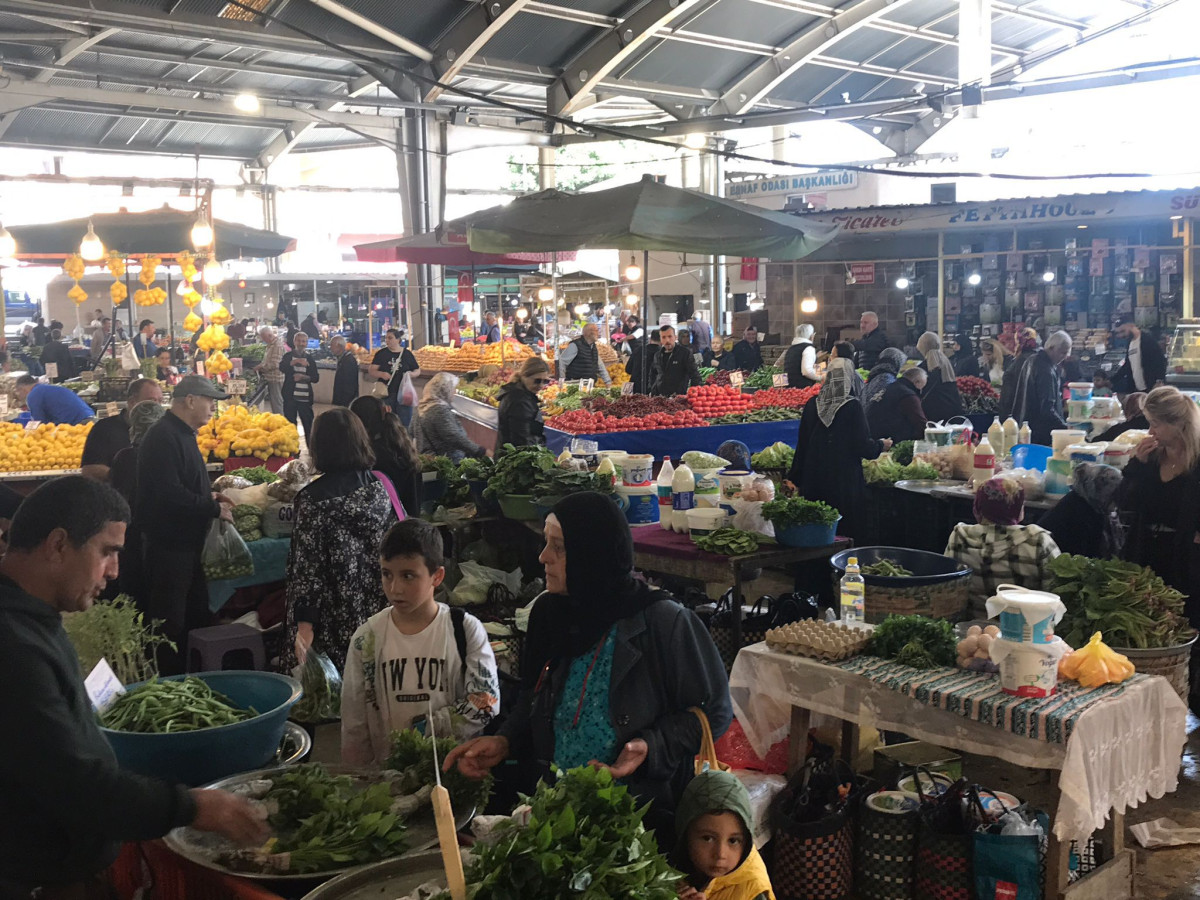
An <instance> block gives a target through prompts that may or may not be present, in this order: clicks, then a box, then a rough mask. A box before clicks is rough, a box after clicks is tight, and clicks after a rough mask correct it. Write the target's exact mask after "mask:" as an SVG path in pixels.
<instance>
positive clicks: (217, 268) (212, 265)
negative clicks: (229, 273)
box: [204, 259, 225, 287]
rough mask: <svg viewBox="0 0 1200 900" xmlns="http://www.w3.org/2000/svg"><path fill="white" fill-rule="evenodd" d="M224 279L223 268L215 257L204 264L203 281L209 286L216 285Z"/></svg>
mask: <svg viewBox="0 0 1200 900" xmlns="http://www.w3.org/2000/svg"><path fill="white" fill-rule="evenodd" d="M224 280H225V270H224V269H223V268H221V264H220V263H219V262H217V260H216V259H210V260H209V261H208V262H206V263H205V264H204V283H205V284H207V285H208V286H209V287H216V286H217V285H218V284H220V283H221V282H222V281H224Z"/></svg>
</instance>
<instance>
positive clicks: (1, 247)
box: [0, 225, 17, 259]
mask: <svg viewBox="0 0 1200 900" xmlns="http://www.w3.org/2000/svg"><path fill="white" fill-rule="evenodd" d="M16 255H17V241H16V238H14V237H13V236H12V235H11V234H9V233H8V229H7V228H5V227H4V226H3V225H0V258H3V259H8V258H9V257H11V256H16Z"/></svg>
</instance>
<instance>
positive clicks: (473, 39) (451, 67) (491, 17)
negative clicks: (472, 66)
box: [425, 0, 534, 103]
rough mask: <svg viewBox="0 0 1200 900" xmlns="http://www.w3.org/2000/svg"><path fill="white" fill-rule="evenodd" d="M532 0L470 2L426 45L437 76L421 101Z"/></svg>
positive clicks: (436, 94)
mask: <svg viewBox="0 0 1200 900" xmlns="http://www.w3.org/2000/svg"><path fill="white" fill-rule="evenodd" d="M533 2H534V0H479V2H476V3H472V4H471V8H470V9H469V10H468V11H467V13H466V15H464V16H461V17H460V18H459V20H458V21H457V22H455V23H454V24H453V25H452V26H451V27H450V30H449V31H447V32H446V33H445V34H444V35H442V36H441V37H440V38H438V39H437V40H436V41H434V43H433V45H432V46H431V47H430V48H429V49H430V52H432V53H433V60H432V61H431V63H430V65H431V66H432V67H433V74H434V76H435V77H436V78H437V80H438V82H439V83H438V84H437V85H436V86H435V87H432V88H430V89H429V90H428V91H427V92H426V94H425V102H426V103H432V102H433V101H434V100H436V99H437V98H438V97H440V96H441V95H442V93H443V92H444V91H445V90H446V89H447V88H448V87H449V86H450V83H451V82H452V81H453V80H454V79H455V78H456V77H457V76H458V75H459V74H461V73H462V70H463V68H464V67H466V66H467V65H468V64H469V63H470V62H471V60H473V59H474V58H475V57H476V56H477V55H478V54H479V52H480V51H481V50H483V48H484V45H486V44H487V42H488V41H490V40H491V39H492V38H494V37H495V36H496V35H497V34H499V32H500V29H501V28H503V27H504V26H505V25H507V24H508V23H509V22H511V21H512V20H513V19H514V18H515V17H516V15H517V13H519V12H521V11H522V10H523V9H525V8H527V7H529V6H530V5H531V4H532V3H533Z"/></svg>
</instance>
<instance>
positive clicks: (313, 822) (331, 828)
mask: <svg viewBox="0 0 1200 900" xmlns="http://www.w3.org/2000/svg"><path fill="white" fill-rule="evenodd" d="M264 800H265V801H267V802H271V801H274V803H275V804H276V805H277V811H276V812H275V813H274V814H273V815H272V816H271V819H270V822H271V826H272V828H274V829H275V832H276V834H277V835H278V837H277V839H276V841H275V844H274V845H273V847H272V852H273V853H286V854H287V855H288V871H289V872H293V873H295V874H298V875H302V874H304V873H306V872H325V871H330V870H333V869H342V868H347V867H349V866H356V865H362V864H363V863H369V862H376V861H378V860H381V859H388V858H389V857H393V856H397V855H399V854H400V853H401V852H403V850H404V849H405V843H404V832H405V828H404V823H403V821H402V820H401V818H400V816H398V815H397V814H396V813H393V812H392V811H391V809H392V793H391V789H390V787H389V786H388V785H387V784H383V783H380V784H373V785H370V786H369V787H366V788H360V787H359V786H358V785H357V784H355V782H354V779H352V778H349V777H347V776H344V775H343V776H337V775H330V774H329V773H328V772H326V771H325V769H323V768H322V767H321V766H320V765H310V766H296V767H294V768H293V769H291V770H290V771H288V772H286V773H284V774H283V775H280V776H277V777H276V778H274V779H273V783H272V785H271V789H270V790H269V791H268V792H267V794H266V796H265V797H264Z"/></svg>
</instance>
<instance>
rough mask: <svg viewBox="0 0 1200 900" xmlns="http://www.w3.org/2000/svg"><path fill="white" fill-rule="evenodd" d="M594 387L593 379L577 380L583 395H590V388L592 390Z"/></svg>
mask: <svg viewBox="0 0 1200 900" xmlns="http://www.w3.org/2000/svg"><path fill="white" fill-rule="evenodd" d="M595 386H596V379H595V378H580V379H579V390H580V391H582V392H583V393H585V394H590V393H591V392H592V388H594V387H595Z"/></svg>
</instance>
